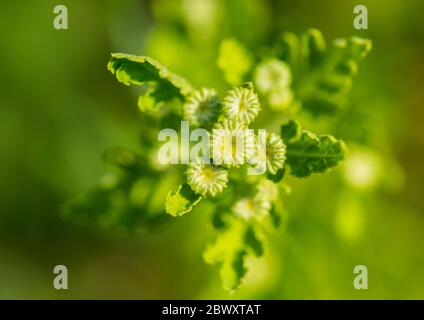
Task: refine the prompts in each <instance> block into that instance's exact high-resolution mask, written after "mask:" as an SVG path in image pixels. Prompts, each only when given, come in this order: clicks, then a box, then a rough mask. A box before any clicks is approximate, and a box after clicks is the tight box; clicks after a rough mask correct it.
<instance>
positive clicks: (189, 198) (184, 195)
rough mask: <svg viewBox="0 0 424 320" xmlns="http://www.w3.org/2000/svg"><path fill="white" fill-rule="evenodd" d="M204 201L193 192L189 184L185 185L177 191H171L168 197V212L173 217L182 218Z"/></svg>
mask: <svg viewBox="0 0 424 320" xmlns="http://www.w3.org/2000/svg"><path fill="white" fill-rule="evenodd" d="M201 199H202V197H201V196H199V195H198V194H196V193H195V192H194V191H193V190H191V188H190V186H189V185H188V184H183V185H180V186H179V187H178V189H177V190H176V191H170V192H169V193H168V196H167V197H166V202H165V208H166V212H167V213H168V214H170V215H171V216H173V217H178V216H182V215H183V214H185V213H187V212H190V211H191V210H192V209H193V207H194V206H195V205H196V204H198V203H199V201H200V200H201Z"/></svg>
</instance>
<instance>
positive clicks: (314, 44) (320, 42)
mask: <svg viewBox="0 0 424 320" xmlns="http://www.w3.org/2000/svg"><path fill="white" fill-rule="evenodd" d="M303 53H304V55H305V56H306V58H307V59H308V61H309V65H310V66H311V67H313V66H316V65H318V64H320V63H321V62H322V61H323V60H324V57H325V54H326V45H325V41H324V37H323V36H322V33H321V31H319V30H317V29H309V30H308V31H307V32H306V33H305V34H304V35H303Z"/></svg>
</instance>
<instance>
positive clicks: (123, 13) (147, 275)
mask: <svg viewBox="0 0 424 320" xmlns="http://www.w3.org/2000/svg"><path fill="white" fill-rule="evenodd" d="M57 4H59V3H58V2H57V1H50V0H46V1H41V2H40V1H24V2H21V1H9V2H6V1H2V3H1V5H0V7H1V9H0V30H1V33H0V45H1V50H0V61H1V80H0V88H1V90H0V92H1V95H0V106H1V107H0V150H1V151H0V161H1V162H0V163H1V165H0V298H25V299H28V298H41V299H50V298H55V299H71V298H83V299H85V298H137V299H177V298H179V299H196V298H200V299H202V298H203V299H218V298H220V299H227V298H234V299H237V298H247V299H329V298H331V299H347V298H353V299H369V298H378V299H398V298H399V299H418V298H421V299H424V250H423V248H424V232H423V231H424V199H423V198H424V197H423V187H422V186H423V185H422V184H423V183H422V182H423V181H424V170H423V169H422V168H423V165H424V134H423V125H422V123H423V122H422V121H423V120H424V111H423V110H424V109H423V108H422V101H423V100H424V99H423V98H424V91H423V81H422V75H423V74H424V64H423V63H422V57H423V56H424V41H423V40H424V19H422V12H424V2H422V1H419V0H416V1H412V0H411V1H410V0H408V1H401V0H398V1H395V0H390V1H384V2H382V1H377V0H372V1H371V0H369V1H360V3H358V2H356V1H350V0H349V1H334V0H333V1H329V0H319V1H306V0H297V1H276V0H275V1H271V0H269V1H268V0H263V1H259V0H216V1H213V0H168V1H167V0H154V1H153V0H151V1H136V0H120V1H117V0H116V1H112V0H109V1H94V0H88V1H82V0H78V1H68V0H62V1H60V4H64V5H66V6H67V8H68V12H69V29H68V30H55V29H54V28H53V25H52V22H53V19H54V16H55V15H54V14H53V8H54V6H55V5H57ZM356 4H365V5H366V6H367V7H368V11H369V29H368V30H366V31H357V30H354V29H353V24H352V22H353V17H354V15H353V8H354V6H355V5H356ZM310 27H316V28H318V29H320V30H321V31H322V32H323V34H324V36H325V38H326V39H327V40H328V41H331V40H333V39H334V38H337V37H344V36H351V35H358V36H362V37H369V38H371V39H372V40H373V50H372V52H371V54H370V56H369V57H367V59H366V60H365V61H364V62H363V63H362V64H361V66H360V71H359V76H358V77H357V79H355V80H356V81H355V83H354V87H353V90H352V92H351V104H350V106H351V108H350V109H348V110H347V111H346V112H344V113H343V114H341V115H340V116H339V117H337V118H336V119H333V120H331V121H330V120H329V121H327V122H326V127H325V128H326V130H327V131H330V132H329V133H333V134H335V135H337V136H338V137H341V138H343V139H344V140H346V141H347V142H348V145H349V147H350V149H351V150H352V155H351V157H350V158H349V159H348V160H347V161H346V163H345V165H343V166H341V167H339V168H338V169H337V170H333V171H332V172H331V173H329V174H326V175H316V176H313V177H312V178H310V179H307V180H299V179H289V181H288V182H289V184H290V185H292V187H293V192H292V194H291V195H290V196H287V197H285V198H284V202H285V204H286V207H287V212H288V216H287V221H286V223H285V224H284V226H282V227H281V228H280V229H279V230H278V231H275V232H274V233H273V234H271V235H270V237H269V241H268V242H269V244H268V248H267V251H266V254H265V256H264V257H263V258H261V259H258V260H253V261H251V265H252V267H251V269H250V271H249V274H248V276H247V279H246V281H245V283H244V285H243V287H242V288H241V289H239V290H238V291H237V292H236V293H234V294H228V293H226V292H225V291H223V290H222V288H221V285H220V281H219V276H218V272H217V267H211V266H209V265H207V264H205V263H204V262H203V261H202V255H201V253H202V250H203V248H204V246H205V244H206V243H207V242H208V241H209V240H210V239H212V237H213V234H214V231H213V228H212V226H211V224H210V216H209V215H208V214H206V213H204V212H202V208H201V207H200V209H198V210H195V211H193V212H191V213H190V214H187V215H186V216H184V217H183V218H179V219H171V218H169V219H168V220H169V221H168V222H167V223H164V224H163V225H161V226H160V227H158V228H141V230H140V232H137V233H136V234H134V235H130V236H123V235H121V234H116V233H114V232H108V230H104V229H101V228H97V227H96V226H92V225H85V224H78V223H74V222H73V221H68V220H66V219H63V218H61V215H60V212H61V210H62V209H61V208H62V207H63V204H64V203H65V202H66V201H67V200H68V199H70V198H72V197H74V196H76V195H78V194H82V193H84V192H87V191H88V190H90V188H92V187H93V186H94V185H95V184H96V183H97V182H98V180H99V178H100V177H101V175H102V174H103V173H104V168H103V165H102V161H101V155H102V153H103V152H104V151H105V150H106V149H108V148H110V147H113V146H126V147H137V146H138V145H139V135H140V125H141V124H142V123H143V122H142V117H143V115H142V114H141V113H140V112H139V111H138V109H137V106H136V99H137V96H136V95H135V93H134V92H133V91H132V89H130V88H128V87H125V86H123V85H121V84H119V83H118V82H117V81H116V79H114V77H113V76H112V75H111V74H110V73H109V72H108V71H107V70H106V63H107V61H108V59H109V57H110V53H111V52H127V53H133V54H146V55H150V56H152V57H154V58H155V59H156V60H158V61H160V62H161V63H163V64H165V65H167V66H169V68H170V69H171V70H173V71H175V72H177V73H179V74H181V75H183V76H185V77H186V78H187V79H189V80H190V81H191V82H192V83H193V84H194V85H196V86H199V87H200V86H211V87H216V88H218V89H219V90H220V91H223V90H225V89H226V88H228V85H227V84H226V83H225V82H224V79H223V76H222V73H221V72H220V71H219V69H218V68H217V67H216V58H217V54H218V47H219V43H220V41H221V40H222V39H224V38H228V37H234V38H236V39H238V40H239V41H241V42H243V43H244V44H245V45H246V47H247V48H249V49H250V50H252V51H254V52H255V51H258V50H260V48H262V47H264V46H267V45H269V44H270V43H272V41H273V39H275V38H276V37H277V36H278V35H279V34H280V33H281V32H282V31H293V32H296V33H299V34H300V33H302V32H304V31H305V30H306V29H307V28H310ZM321 127H322V126H321V125H320V124H317V125H316V130H318V131H319V128H321ZM353 172H355V173H357V174H353ZM58 264H64V265H66V266H67V267H68V270H69V287H70V288H69V290H67V291H56V290H54V288H53V285H52V281H53V278H54V275H53V267H54V266H55V265H58ZM358 264H363V265H366V266H367V267H368V272H369V284H368V285H369V289H368V290H359V291H358V290H355V289H354V288H353V286H352V281H353V277H354V275H353V268H354V266H355V265H358Z"/></svg>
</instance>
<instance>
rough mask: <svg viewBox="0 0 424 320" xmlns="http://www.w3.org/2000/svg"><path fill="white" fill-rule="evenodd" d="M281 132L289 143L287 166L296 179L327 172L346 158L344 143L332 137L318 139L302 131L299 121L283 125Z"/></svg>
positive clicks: (324, 136)
mask: <svg viewBox="0 0 424 320" xmlns="http://www.w3.org/2000/svg"><path fill="white" fill-rule="evenodd" d="M281 131H282V135H283V137H285V141H286V143H287V164H288V165H289V166H290V169H291V174H292V175H294V176H296V177H307V176H309V175H311V174H312V173H322V172H325V171H327V170H328V169H330V168H332V167H334V166H336V165H337V164H338V163H339V162H340V161H341V160H343V159H344V158H345V157H346V153H347V149H346V146H345V144H344V142H343V141H341V140H337V139H335V138H334V137H332V136H330V135H323V136H320V137H317V136H316V135H315V134H313V133H311V132H309V131H305V130H304V131H301V128H300V125H299V123H298V122H297V121H290V122H289V123H288V124H286V125H283V126H282V130H281Z"/></svg>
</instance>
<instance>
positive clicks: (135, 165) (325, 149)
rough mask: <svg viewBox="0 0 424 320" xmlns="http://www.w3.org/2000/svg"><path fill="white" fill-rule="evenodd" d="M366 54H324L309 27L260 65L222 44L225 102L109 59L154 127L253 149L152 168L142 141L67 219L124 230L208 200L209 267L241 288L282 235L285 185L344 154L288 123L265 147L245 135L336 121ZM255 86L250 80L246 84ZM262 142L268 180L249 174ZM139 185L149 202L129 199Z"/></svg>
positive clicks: (356, 44) (150, 152)
mask: <svg viewBox="0 0 424 320" xmlns="http://www.w3.org/2000/svg"><path fill="white" fill-rule="evenodd" d="M370 47H371V43H370V41H369V40H364V39H360V38H356V37H353V38H350V39H347V40H337V41H336V42H335V43H334V45H333V46H330V47H327V45H326V43H325V41H324V38H323V37H322V35H321V33H320V32H319V31H318V30H315V29H311V30H309V31H308V32H307V33H306V34H304V35H303V36H302V37H301V38H299V37H297V36H296V35H294V34H292V33H285V34H283V35H282V37H281V38H280V39H279V41H278V42H277V43H276V45H275V46H274V47H273V48H271V49H270V50H269V52H271V53H270V54H269V55H267V56H266V57H260V56H258V57H255V55H254V54H253V53H250V52H249V51H248V50H247V49H246V48H245V47H244V46H243V45H242V44H241V43H239V42H237V41H236V40H234V39H227V40H224V41H223V42H222V43H221V46H220V50H219V57H218V60H217V64H218V67H219V68H220V69H221V70H222V71H223V73H224V78H225V80H226V81H227V82H228V83H229V84H231V85H232V86H234V87H230V88H229V89H228V91H227V93H226V95H225V96H224V97H220V96H219V95H218V94H217V90H214V89H206V88H202V89H200V90H196V89H195V88H193V87H192V86H191V85H190V84H189V83H188V82H187V81H186V80H184V79H183V78H181V77H179V76H178V75H175V74H174V73H172V72H170V71H168V70H167V69H166V68H165V67H164V66H162V65H161V64H159V63H158V62H156V61H155V60H153V59H151V58H149V57H145V56H133V55H127V54H122V53H116V54H112V58H111V60H110V62H109V64H108V69H109V71H110V72H111V73H112V74H114V75H115V76H116V78H117V79H118V81H120V82H122V83H123V84H125V85H141V86H142V88H143V89H144V91H143V93H142V94H141V96H140V97H139V100H138V106H139V108H140V110H141V111H142V112H143V113H144V114H145V115H146V116H147V117H149V118H154V119H156V120H158V119H159V121H154V122H153V123H151V125H152V126H155V125H157V126H158V127H159V128H163V127H164V126H167V125H169V124H170V123H177V122H178V121H180V120H187V121H189V123H190V125H191V126H192V127H203V128H205V129H207V130H208V131H209V133H212V130H213V129H214V128H220V129H222V130H224V132H229V133H231V134H233V135H234V136H243V137H245V138H246V141H249V142H246V146H245V148H244V149H243V152H242V153H238V152H236V151H234V148H231V150H227V151H226V150H225V149H224V151H222V153H220V155H219V156H218V157H217V158H218V159H221V160H223V163H212V164H205V163H198V162H194V163H190V164H189V165H188V167H187V168H185V167H184V168H183V167H182V166H174V167H168V168H157V167H155V165H154V163H153V162H152V161H151V158H152V157H155V152H156V146H155V137H153V136H152V137H150V139H148V138H146V136H143V138H144V139H145V140H147V141H145V145H144V150H143V151H144V152H143V155H142V156H140V155H137V154H135V153H132V152H129V151H126V150H119V151H117V152H111V153H108V154H107V155H106V156H105V159H106V160H107V162H108V163H109V164H111V166H112V170H113V171H114V172H117V173H114V175H113V177H114V178H113V179H111V182H109V183H108V184H107V185H106V186H105V185H102V186H99V187H98V188H97V189H96V190H95V191H94V192H92V193H90V194H89V195H87V196H86V197H84V198H82V200H77V201H76V202H74V204H73V205H71V206H70V207H69V208H70V209H69V210H68V215H69V216H74V217H78V216H79V217H81V216H86V217H94V218H95V219H97V220H102V221H103V220H105V221H108V223H106V225H107V226H109V225H111V226H115V225H119V224H120V223H121V224H122V222H125V224H127V226H128V227H130V226H132V225H137V224H139V223H144V222H145V221H150V220H149V219H152V216H151V215H152V213H154V214H153V219H156V218H157V217H164V216H165V213H164V211H165V212H166V213H167V214H168V216H167V217H170V216H171V217H173V218H176V217H180V216H182V215H184V214H187V213H189V212H191V211H192V210H193V209H194V208H195V206H196V205H197V204H198V203H199V201H201V200H202V201H206V202H208V203H210V204H211V205H212V207H213V209H214V210H213V215H212V224H213V226H214V227H215V228H216V230H217V236H216V239H215V240H214V241H212V242H211V244H210V245H209V246H208V247H207V248H206V250H205V252H204V259H205V261H206V262H207V263H210V264H220V266H221V269H220V276H221V279H222V283H223V287H224V288H225V289H226V290H229V291H232V290H235V289H236V288H237V287H238V286H239V285H240V284H241V283H242V280H243V277H244V276H245V274H246V273H247V271H248V270H247V264H246V259H247V258H249V257H259V256H261V255H263V254H264V252H266V246H265V244H264V240H265V234H266V232H267V231H269V229H270V228H276V227H278V226H279V224H280V222H281V219H282V216H283V215H285V211H284V205H283V204H284V201H283V194H284V193H288V192H287V190H289V189H290V187H289V186H287V185H286V184H285V182H283V180H284V177H285V176H286V172H288V173H290V174H291V175H293V176H295V177H307V176H309V175H311V174H313V173H323V172H325V171H327V170H329V169H330V168H333V167H335V166H336V165H337V164H339V162H340V161H342V160H343V159H344V158H345V157H346V153H347V151H346V150H347V149H346V146H345V144H344V142H343V141H341V140H338V139H336V138H334V137H333V136H331V135H321V136H319V137H318V136H316V135H315V134H313V133H311V132H309V131H306V130H303V129H302V128H301V126H300V124H299V122H298V121H296V120H290V121H289V122H288V123H286V124H284V125H283V126H282V128H281V132H280V133H279V134H277V133H274V132H272V131H270V130H268V132H267V133H266V137H265V141H263V142H261V141H260V139H259V134H258V135H256V134H255V133H252V134H250V133H249V134H246V133H245V132H246V131H245V130H246V129H251V128H255V127H258V126H259V127H260V126H261V125H263V124H264V123H265V126H262V128H264V129H270V128H267V127H266V125H267V121H262V122H260V124H258V123H255V122H257V121H258V122H259V120H260V119H261V117H265V119H267V117H268V119H270V118H275V119H274V120H277V121H279V124H281V123H283V122H284V119H287V114H290V115H291V116H293V115H297V113H298V111H306V112H308V113H309V114H312V115H314V116H320V115H331V114H335V113H336V112H337V111H338V110H340V109H341V108H342V105H343V103H344V99H345V98H346V94H347V92H348V91H349V89H350V86H351V83H352V79H353V77H354V76H355V74H356V72H357V64H358V62H359V61H360V60H361V59H363V58H364V57H365V56H366V55H367V54H368V52H369V50H370ZM255 62H257V63H256V65H254V64H255ZM199 72H201V71H199ZM251 78H252V79H251ZM249 80H250V81H253V82H245V83H243V81H249ZM256 89H257V90H258V92H256ZM171 127H175V126H171ZM218 137H219V136H218ZM247 138H248V139H247ZM232 143H235V142H232ZM261 143H264V144H265V145H266V153H265V155H264V157H265V159H264V160H265V163H266V172H265V173H263V174H262V175H249V174H248V170H249V169H252V167H253V166H254V165H255V164H256V163H254V162H252V161H251V160H252V159H253V158H254V155H255V152H256V150H257V149H256V146H258V145H260V144H261ZM211 146H217V149H214V152H216V151H215V150H222V141H220V140H219V139H218V138H217V137H215V136H214V137H213V139H212V141H211ZM232 147H234V145H232ZM214 159H215V154H214ZM173 170H174V171H173ZM172 172H176V173H175V174H174V175H172V174H170V173H172ZM164 179H174V180H172V182H173V184H175V185H176V186H178V185H179V186H178V187H177V188H176V189H173V190H171V191H170V190H169V188H168V189H166V188H162V185H161V184H160V181H162V180H164ZM140 180H141V183H142V186H143V187H142V188H141V191H143V190H144V195H142V193H143V192H139V193H137V192H134V191H133V189H134V185H135V184H137V182H138V181H140ZM174 182H175V183H174ZM149 184H157V187H156V188H150V185H149ZM168 184H169V183H168ZM145 189H147V190H145ZM139 191H140V190H139ZM284 191H286V192H284ZM164 192H165V194H164ZM156 193H160V194H161V197H160V199H161V200H160V201H158V202H157V203H161V205H162V207H161V208H155V207H152V206H151V203H152V202H151V201H154V200H151V199H150V198H151V197H156ZM134 194H139V198H138V201H136V202H135V203H136V204H138V206H134V204H133V202H134V201H133V198H134ZM136 198H137V197H136ZM157 199H158V198H157ZM157 199H155V200H157ZM163 204H164V205H163ZM134 207H135V208H136V209H137V210H135V209H134ZM99 217H105V218H104V219H103V218H102V219H100V218H99ZM111 221H112V222H111Z"/></svg>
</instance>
